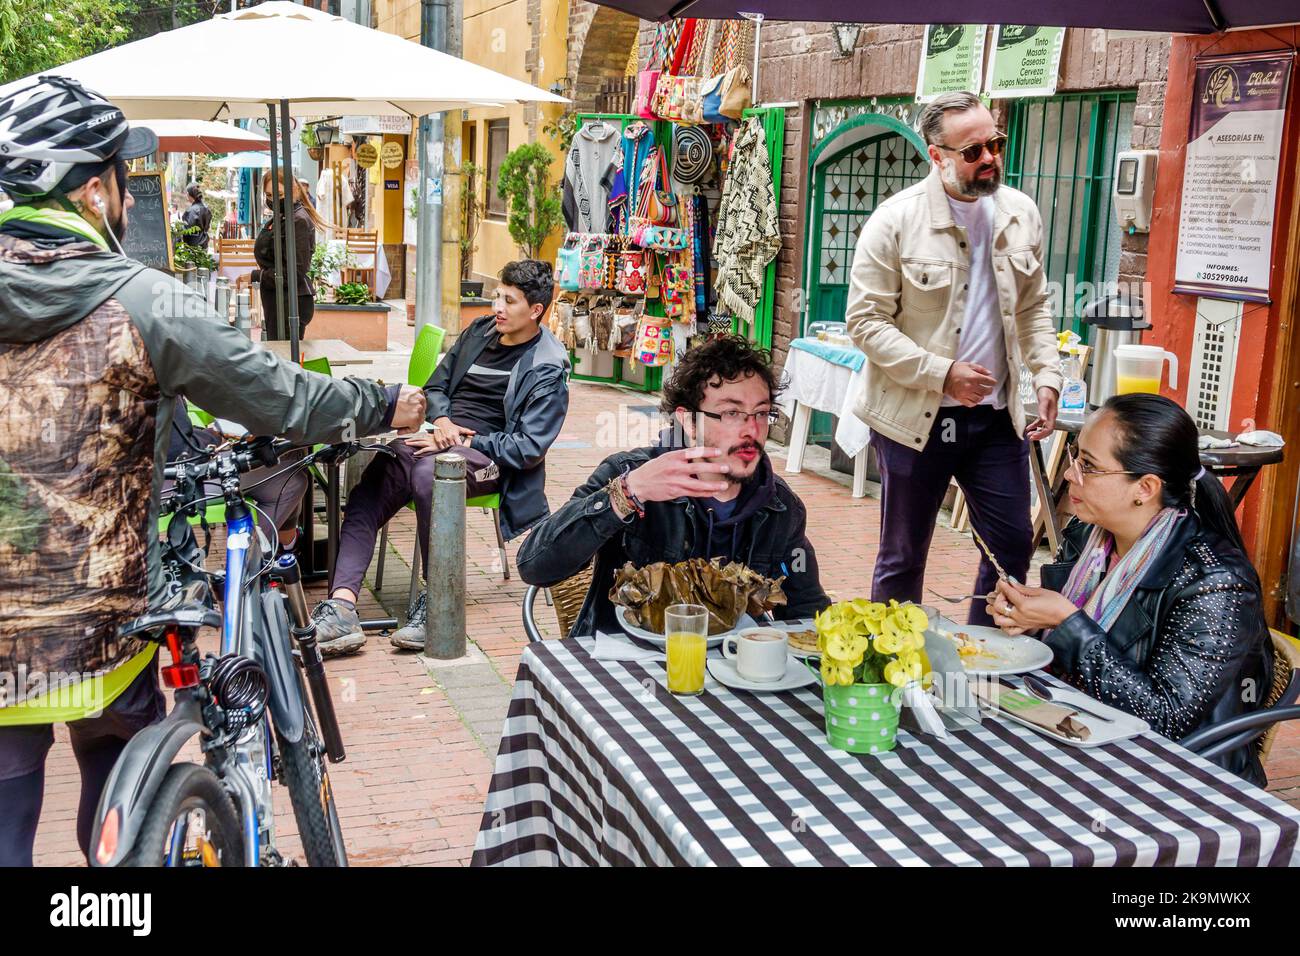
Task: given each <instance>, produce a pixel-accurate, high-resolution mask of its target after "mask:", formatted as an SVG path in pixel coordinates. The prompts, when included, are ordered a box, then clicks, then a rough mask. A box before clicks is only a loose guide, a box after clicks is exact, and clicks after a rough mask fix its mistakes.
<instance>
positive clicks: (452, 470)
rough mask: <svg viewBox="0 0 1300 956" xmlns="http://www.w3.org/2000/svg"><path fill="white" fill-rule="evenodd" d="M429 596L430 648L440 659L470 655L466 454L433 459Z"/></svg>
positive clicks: (427, 645)
mask: <svg viewBox="0 0 1300 956" xmlns="http://www.w3.org/2000/svg"><path fill="white" fill-rule="evenodd" d="M424 546H425V552H424V553H425V554H427V555H428V556H429V575H428V580H427V582H426V583H425V587H426V588H427V592H426V595H425V597H426V598H427V600H428V602H429V605H428V606H429V618H428V624H426V625H425V628H424V653H425V655H426V656H428V657H435V658H438V659H439V660H454V659H455V658H458V657H464V656H465V459H464V458H461V457H460V456H459V455H447V454H443V455H438V456H437V457H436V458H435V459H434V460H433V520H431V521H430V522H429V540H428V541H426V542H424Z"/></svg>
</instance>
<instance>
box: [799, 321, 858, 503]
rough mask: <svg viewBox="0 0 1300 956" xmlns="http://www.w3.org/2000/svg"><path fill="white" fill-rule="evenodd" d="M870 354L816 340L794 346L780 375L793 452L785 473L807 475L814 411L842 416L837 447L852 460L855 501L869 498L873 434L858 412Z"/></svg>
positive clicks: (800, 342)
mask: <svg viewBox="0 0 1300 956" xmlns="http://www.w3.org/2000/svg"><path fill="white" fill-rule="evenodd" d="M866 358H867V357H866V355H865V354H864V353H863V352H862V351H861V350H860V349H856V348H852V347H846V346H832V345H829V344H827V343H824V342H819V341H818V340H817V339H815V338H812V337H803V338H797V339H795V340H793V341H792V342H791V343H790V351H789V352H788V353H787V355H786V358H785V365H784V367H783V369H782V373H781V385H782V389H781V394H780V395H779V396H778V397H777V407H778V408H780V409H781V410H782V411H783V412H785V414H786V417H788V418H789V419H790V420H791V421H790V449H789V452H788V453H787V455H786V465H785V473H786V474H787V475H797V474H799V473H800V472H801V471H803V459H804V453H805V451H806V450H807V447H808V433H809V430H810V429H811V427H812V413H813V412H814V411H818V412H829V413H830V414H832V415H836V416H838V417H839V423H838V425H837V426H836V428H835V444H837V445H839V446H840V448H841V449H842V450H843V451H844V453H845V454H846V455H848V456H849V457H850V458H852V459H853V497H854V498H862V497H865V496H866V494H867V440H868V439H869V438H870V436H871V431H870V429H869V428H868V427H867V425H866V423H865V422H863V421H861V420H860V419H859V418H858V417H857V416H856V415H854V414H853V406H854V404H855V403H856V401H857V398H858V396H859V395H860V394H861V393H862V389H863V380H864V379H863V377H864V375H865V371H864V366H865V363H866Z"/></svg>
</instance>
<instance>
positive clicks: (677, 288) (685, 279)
mask: <svg viewBox="0 0 1300 956" xmlns="http://www.w3.org/2000/svg"><path fill="white" fill-rule="evenodd" d="M677 258H678V257H677V256H672V257H670V258H669V261H668V262H667V263H665V265H664V281H663V285H662V287H661V288H660V291H659V297H660V299H662V300H663V305H664V315H665V316H667V317H668V318H670V319H680V318H684V317H685V315H686V308H687V304H688V303H689V304H690V306H691V308H692V309H694V306H695V294H694V293H695V290H694V289H693V288H692V287H691V286H692V284H693V283H694V280H695V276H694V273H693V270H692V269H691V267H690V266H689V265H682V264H681V263H680V262H678V261H677Z"/></svg>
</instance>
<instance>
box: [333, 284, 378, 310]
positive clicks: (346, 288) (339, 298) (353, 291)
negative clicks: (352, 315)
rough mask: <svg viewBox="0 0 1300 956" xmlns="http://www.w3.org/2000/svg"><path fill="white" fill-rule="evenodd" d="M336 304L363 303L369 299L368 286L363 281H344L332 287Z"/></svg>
mask: <svg viewBox="0 0 1300 956" xmlns="http://www.w3.org/2000/svg"><path fill="white" fill-rule="evenodd" d="M334 301H335V302H336V303H337V304H338V305H365V304H366V303H367V302H369V301H370V286H368V285H366V284H365V283H364V282H344V283H342V284H341V285H338V286H336V287H335V288H334Z"/></svg>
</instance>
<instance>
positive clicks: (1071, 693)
mask: <svg viewBox="0 0 1300 956" xmlns="http://www.w3.org/2000/svg"><path fill="white" fill-rule="evenodd" d="M1025 693H1026V694H1028V693H1029V692H1028V691H1025ZM1030 696H1033V695H1032V694H1031V695H1030ZM1052 698H1053V699H1052V703H1053V704H1056V705H1057V706H1060V707H1072V706H1076V705H1077V706H1079V707H1086V708H1088V710H1091V711H1095V712H1096V713H1097V714H1100V715H1102V716H1103V717H1109V718H1110V720H1102V719H1100V718H1098V717H1096V716H1094V715H1093V714H1085V713H1081V712H1080V713H1075V715H1074V719H1075V720H1076V721H1078V722H1079V723H1081V724H1083V725H1084V726H1085V727H1087V728H1088V729H1089V730H1090V731H1092V733H1091V734H1089V736H1088V739H1087V740H1075V739H1073V738H1071V737H1066V736H1065V735H1064V734H1057V733H1053V732H1052V731H1050V730H1047V729H1046V728H1044V727H1039V726H1038V725H1036V724H1031V723H1030V722H1029V721H1027V720H1024V719H1022V718H1020V717H1017V716H1016V715H1015V714H1014V713H1012V712H1011V711H1009V710H1000V709H999V710H998V711H997V713H998V715H1000V716H1002V717H1006V718H1007V719H1008V720H1013V721H1015V722H1016V723H1017V724H1020V725H1021V726H1024V727H1028V728H1029V729H1030V730H1034V731H1037V732H1038V733H1040V734H1042V735H1043V736H1044V737H1047V738H1049V739H1051V740H1055V741H1056V742H1057V743H1061V744H1066V745H1067V746H1070V747H1083V748H1084V749H1087V748H1088V747H1101V746H1104V745H1105V744H1113V743H1115V742H1116V741H1117V740H1128V739H1129V738H1130V737H1136V736H1138V735H1139V734H1144V733H1146V732H1147V731H1148V730H1150V729H1151V725H1150V724H1148V723H1147V722H1146V721H1145V720H1143V719H1142V718H1141V717H1134V716H1133V715H1132V714H1130V713H1126V712H1125V711H1122V710H1119V709H1118V708H1115V707H1111V706H1110V705H1109V704H1103V703H1102V702H1101V701H1099V700H1096V699H1094V698H1092V697H1089V696H1088V695H1087V694H1085V693H1084V692H1083V691H1081V690H1079V689H1078V688H1076V687H1063V686H1061V685H1060V684H1058V683H1055V682H1053V683H1052Z"/></svg>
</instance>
